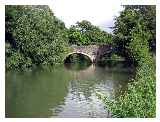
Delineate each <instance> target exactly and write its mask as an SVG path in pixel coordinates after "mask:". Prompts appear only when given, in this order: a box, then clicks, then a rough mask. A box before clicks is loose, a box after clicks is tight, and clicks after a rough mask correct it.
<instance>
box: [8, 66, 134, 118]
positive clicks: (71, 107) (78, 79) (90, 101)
mask: <svg viewBox="0 0 160 122" xmlns="http://www.w3.org/2000/svg"><path fill="white" fill-rule="evenodd" d="M132 76H133V72H132V71H131V70H130V69H129V68H126V67H125V68H124V66H123V65H118V66H116V67H114V68H109V67H105V68H104V67H100V66H96V65H93V64H92V65H90V66H87V67H83V68H82V69H76V68H73V67H72V66H71V65H70V64H66V65H61V66H57V67H56V68H53V69H51V70H42V69H38V68H37V69H35V70H32V71H27V72H18V71H17V72H15V71H8V72H7V73H6V105H5V108H6V111H5V113H6V117H10V118H15V117H20V118H23V117H25V118H27V117H60V118H62V117H65V118H69V117H72V118H74V117H78V118H81V117H85V118H90V117H98V118H99V117H111V115H110V112H109V111H108V110H107V108H105V105H104V103H103V102H102V101H101V100H100V99H98V97H97V96H96V92H101V93H104V94H106V95H107V96H108V98H109V99H114V98H115V97H117V96H119V95H120V92H119V91H124V90H126V87H127V83H128V81H129V79H130V78H131V77H132Z"/></svg>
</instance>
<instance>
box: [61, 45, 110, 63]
mask: <svg viewBox="0 0 160 122" xmlns="http://www.w3.org/2000/svg"><path fill="white" fill-rule="evenodd" d="M111 51H112V46H111V45H88V46H76V45H72V46H71V51H70V53H69V54H67V55H66V56H65V59H66V58H67V57H69V56H70V55H72V54H82V55H85V56H87V57H89V59H90V60H91V62H92V63H95V62H96V61H97V60H98V59H99V58H100V57H101V56H103V55H106V54H109V53H111ZM65 59H64V60H65Z"/></svg>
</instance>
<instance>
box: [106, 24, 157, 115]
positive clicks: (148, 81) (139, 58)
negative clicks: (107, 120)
mask: <svg viewBox="0 0 160 122" xmlns="http://www.w3.org/2000/svg"><path fill="white" fill-rule="evenodd" d="M143 26H144V25H143V24H142V23H141V22H140V21H137V26H136V28H134V29H132V30H131V31H130V35H131V36H130V39H131V41H130V43H129V44H128V46H127V48H128V50H130V54H131V55H132V57H133V59H135V61H136V62H137V63H138V66H137V67H138V68H137V71H136V76H135V79H134V80H133V81H132V82H131V83H129V85H128V90H127V91H126V92H125V93H124V94H123V95H121V96H120V97H119V98H117V99H116V100H115V101H109V100H108V99H107V98H106V97H103V100H104V101H105V103H106V105H107V107H108V109H110V111H111V112H112V114H113V116H114V117H155V115H156V113H155V112H156V95H155V91H156V84H155V81H156V78H155V68H154V64H153V59H152V57H151V56H150V53H149V45H148V39H149V38H150V34H149V32H148V31H145V29H144V27H143Z"/></svg>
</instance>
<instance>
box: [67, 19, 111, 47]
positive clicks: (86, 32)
mask: <svg viewBox="0 0 160 122" xmlns="http://www.w3.org/2000/svg"><path fill="white" fill-rule="evenodd" d="M69 42H70V44H77V45H89V44H97V43H111V42H112V35H111V34H109V33H107V32H105V31H102V30H100V29H99V28H98V27H96V26H94V25H92V24H91V23H90V22H89V21H86V20H83V21H81V22H77V23H76V25H72V26H71V27H70V29H69Z"/></svg>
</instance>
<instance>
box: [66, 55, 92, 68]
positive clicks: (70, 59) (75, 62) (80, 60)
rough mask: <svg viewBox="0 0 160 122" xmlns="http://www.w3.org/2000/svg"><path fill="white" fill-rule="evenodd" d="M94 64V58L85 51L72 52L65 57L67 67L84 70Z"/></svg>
mask: <svg viewBox="0 0 160 122" xmlns="http://www.w3.org/2000/svg"><path fill="white" fill-rule="evenodd" d="M91 64H92V59H91V58H90V57H89V56H88V55H86V54H83V53H71V54H69V55H67V56H66V58H65V59H64V65H65V67H66V68H67V69H72V70H82V69H85V68H87V67H89V66H90V65H91Z"/></svg>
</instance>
